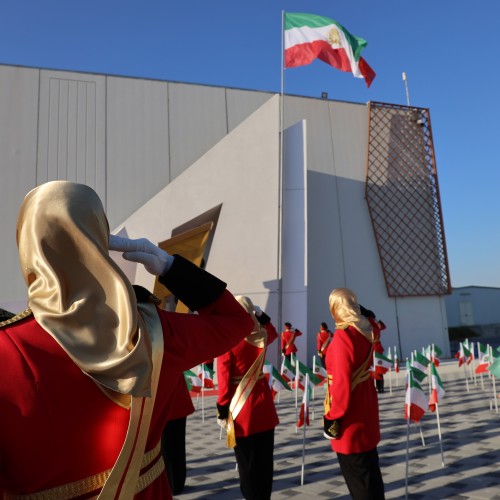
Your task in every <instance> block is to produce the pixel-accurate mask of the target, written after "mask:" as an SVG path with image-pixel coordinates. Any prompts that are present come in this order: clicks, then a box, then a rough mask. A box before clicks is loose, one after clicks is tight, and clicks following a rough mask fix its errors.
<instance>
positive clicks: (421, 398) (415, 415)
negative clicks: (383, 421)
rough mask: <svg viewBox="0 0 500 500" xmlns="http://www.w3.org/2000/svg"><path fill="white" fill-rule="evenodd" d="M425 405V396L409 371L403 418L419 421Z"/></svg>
mask: <svg viewBox="0 0 500 500" xmlns="http://www.w3.org/2000/svg"><path fill="white" fill-rule="evenodd" d="M426 407H427V398H426V396H425V393H424V391H423V390H422V387H420V384H419V383H418V382H417V381H416V380H415V379H414V378H413V376H412V375H411V372H410V373H409V377H408V385H407V387H406V398H405V418H406V420H408V419H410V420H413V421H414V422H420V419H421V418H422V416H423V415H424V413H425V408H426Z"/></svg>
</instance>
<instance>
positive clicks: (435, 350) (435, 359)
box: [425, 344, 443, 366]
mask: <svg viewBox="0 0 500 500" xmlns="http://www.w3.org/2000/svg"><path fill="white" fill-rule="evenodd" d="M425 355H426V356H427V358H429V359H430V360H431V363H434V364H435V365H436V366H439V363H440V361H439V357H440V356H442V355H443V351H441V349H440V348H439V347H438V346H437V345H435V344H431V345H430V346H428V347H427V348H426V349H425Z"/></svg>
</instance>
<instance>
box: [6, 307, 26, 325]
mask: <svg viewBox="0 0 500 500" xmlns="http://www.w3.org/2000/svg"><path fill="white" fill-rule="evenodd" d="M31 314H33V313H32V312H31V309H30V308H28V309H25V310H24V311H21V312H20V313H18V314H16V315H15V316H12V318H9V319H6V320H5V321H0V328H3V327H4V326H7V325H10V324H12V323H15V322H16V321H21V320H22V319H24V318H27V317H28V316H29V315H31Z"/></svg>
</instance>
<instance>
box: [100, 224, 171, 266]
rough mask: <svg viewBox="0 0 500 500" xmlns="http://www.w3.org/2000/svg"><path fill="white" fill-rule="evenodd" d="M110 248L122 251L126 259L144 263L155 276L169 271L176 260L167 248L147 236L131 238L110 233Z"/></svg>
mask: <svg viewBox="0 0 500 500" xmlns="http://www.w3.org/2000/svg"><path fill="white" fill-rule="evenodd" d="M109 249H110V250H115V251H117V252H122V253H123V258H124V259H125V260H129V261H132V262H138V263H140V264H143V265H144V267H145V269H146V271H148V273H151V274H153V275H154V276H159V275H161V274H164V273H165V272H167V271H168V270H169V269H170V266H171V265H172V262H173V260H174V258H173V257H172V256H171V255H169V254H168V253H167V252H165V250H162V249H161V248H160V247H157V246H156V245H154V244H153V243H151V242H150V241H149V240H148V239H146V238H139V239H137V240H131V239H130V238H122V237H121V236H115V235H114V234H110V235H109Z"/></svg>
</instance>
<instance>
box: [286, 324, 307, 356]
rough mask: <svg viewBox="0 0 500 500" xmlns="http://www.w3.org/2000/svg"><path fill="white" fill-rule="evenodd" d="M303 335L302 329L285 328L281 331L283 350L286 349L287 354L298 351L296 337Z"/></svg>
mask: <svg viewBox="0 0 500 500" xmlns="http://www.w3.org/2000/svg"><path fill="white" fill-rule="evenodd" d="M301 335H302V332H301V331H300V330H297V331H295V330H285V331H283V332H281V351H285V352H284V354H285V356H288V355H289V354H293V353H295V352H297V347H296V345H295V338H296V337H300V336H301Z"/></svg>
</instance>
